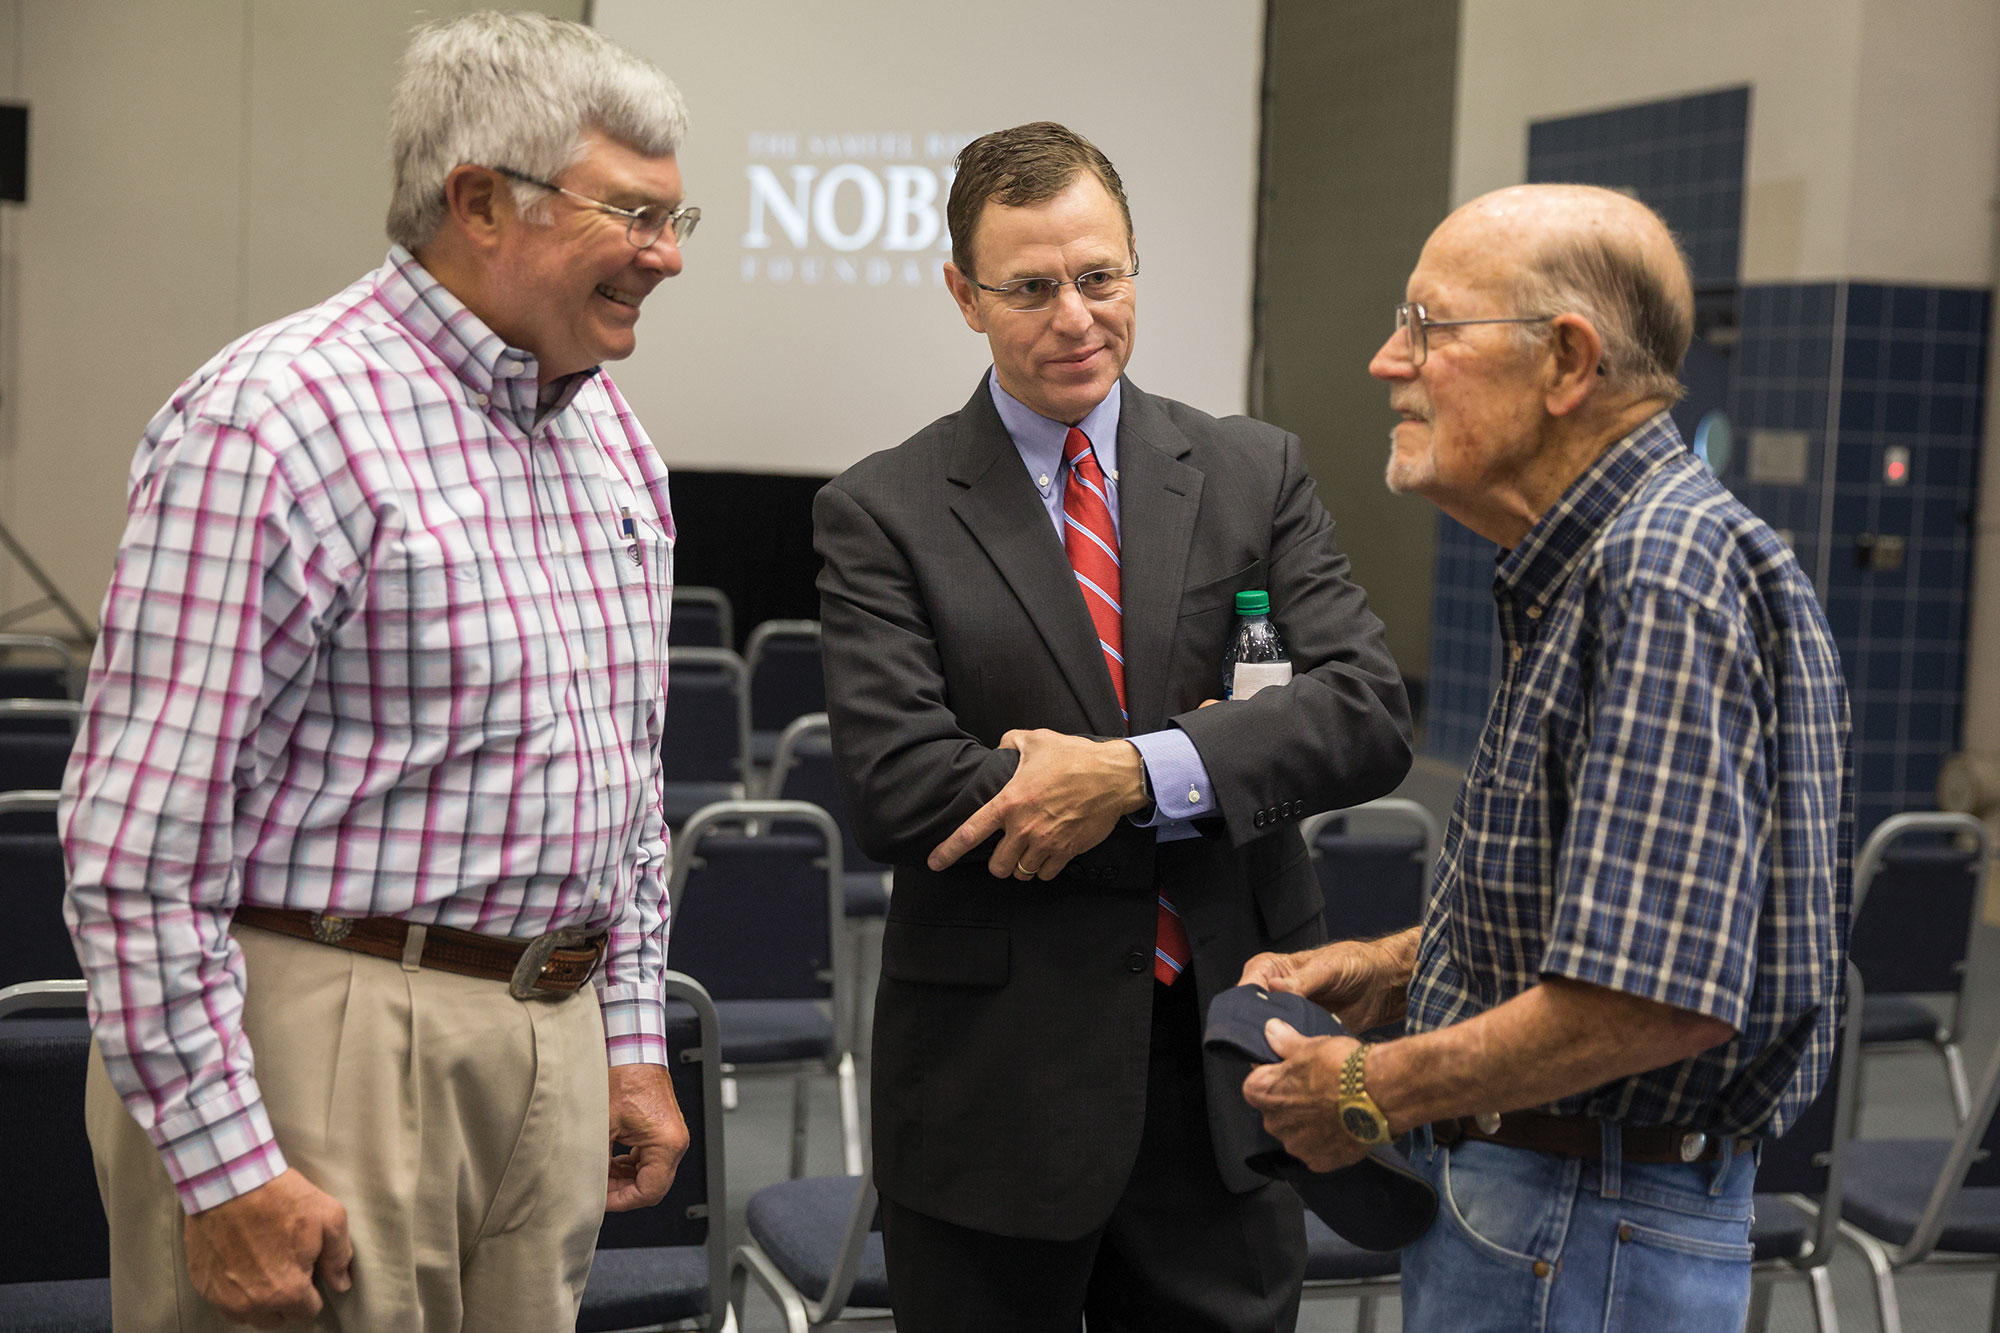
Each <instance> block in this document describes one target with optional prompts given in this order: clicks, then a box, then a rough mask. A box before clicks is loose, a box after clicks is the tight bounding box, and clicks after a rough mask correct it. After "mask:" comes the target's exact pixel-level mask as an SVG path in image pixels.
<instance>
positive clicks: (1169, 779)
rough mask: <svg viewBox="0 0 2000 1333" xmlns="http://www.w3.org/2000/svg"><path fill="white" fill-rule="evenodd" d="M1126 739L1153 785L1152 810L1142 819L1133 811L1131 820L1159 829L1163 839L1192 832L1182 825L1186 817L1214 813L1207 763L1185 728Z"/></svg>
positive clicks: (1140, 824)
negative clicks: (1183, 729)
mask: <svg viewBox="0 0 2000 1333" xmlns="http://www.w3.org/2000/svg"><path fill="white" fill-rule="evenodd" d="M1126 739H1127V740H1129V741H1131V742H1132V748H1133V749H1135V750H1137V751H1138V752H1139V762H1140V763H1142V764H1144V765H1145V766H1146V781H1147V782H1148V783H1150V784H1151V786H1152V788H1153V810H1152V814H1151V815H1149V816H1147V817H1146V818H1143V819H1142V818H1140V816H1139V815H1133V816H1131V820H1132V822H1133V823H1135V824H1137V825H1139V826H1140V827H1141V828H1157V829H1159V830H1160V836H1161V837H1162V838H1163V839H1164V838H1171V837H1176V836H1179V837H1186V836H1188V835H1189V834H1191V833H1193V832H1194V830H1193V829H1189V828H1187V827H1186V824H1187V821H1188V820H1190V819H1200V818H1201V817H1202V816H1204V815H1210V814H1214V813H1215V808H1216V805H1215V792H1214V790H1213V789H1211V787H1210V786H1209V781H1208V766H1207V765H1206V764H1204V763H1202V762H1201V752H1200V751H1199V750H1197V749H1195V748H1194V741H1193V740H1191V739H1190V738H1189V737H1188V734H1187V733H1186V732H1185V731H1182V730H1181V729H1180V728H1179V727H1168V728H1166V729H1165V730H1162V731H1153V732H1148V733H1147V734H1146V735H1144V736H1128V737H1126ZM1176 825H1179V826H1180V827H1179V828H1175V826H1176Z"/></svg>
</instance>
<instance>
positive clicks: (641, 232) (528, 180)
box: [493, 167, 701, 250]
mask: <svg viewBox="0 0 2000 1333" xmlns="http://www.w3.org/2000/svg"><path fill="white" fill-rule="evenodd" d="M493 170H494V171H497V172H499V173H500V174H501V175H502V176H505V177H506V178H507V179H508V180H510V181H519V182H521V184H523V185H538V186H540V187H541V188H542V189H544V190H554V191H555V192H556V193H557V194H561V195H568V196H569V197H570V198H571V199H574V200H576V201H577V202H578V203H579V204H586V205H588V206H589V207H591V208H595V209H597V210H598V211H599V212H603V213H609V214H611V216H613V217H618V218H624V219H625V239H626V240H628V241H630V242H631V243H632V245H633V247H634V248H635V249H639V250H644V249H645V248H646V247H647V246H649V245H651V244H653V242H655V241H657V240H659V239H660V237H661V236H663V235H665V234H666V232H667V231H668V229H669V228H671V229H672V230H673V233H674V244H675V245H680V244H682V243H684V242H685V241H686V240H687V238H688V237H690V236H692V235H694V225H695V223H697V222H700V221H701V210H700V209H699V208H694V207H692V206H683V207H680V208H668V207H667V206H666V205H665V204H647V205H646V206H645V207H644V208H620V207H618V205H616V204H607V203H605V202H604V201H603V200H602V199H592V198H591V197H590V196H589V195H587V194H578V193H577V192H576V191H575V190H565V189H564V188H563V187H562V186H560V185H558V184H556V183H555V182H554V181H545V180H542V179H541V178H540V177H538V176H530V175H528V174H527V173H526V172H522V171H516V170H514V169H513V168H512V167H494V168H493Z"/></svg>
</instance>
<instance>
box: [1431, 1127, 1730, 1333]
mask: <svg viewBox="0 0 2000 1333" xmlns="http://www.w3.org/2000/svg"><path fill="white" fill-rule="evenodd" d="M1606 1147H1607V1149H1608V1151H1607V1152H1606V1155H1605V1156H1604V1158H1603V1160H1602V1161H1601V1162H1596V1161H1587V1160H1585V1159H1583V1158H1580V1157H1558V1156H1555V1155H1553V1154H1550V1153H1539V1152H1530V1151H1528V1150H1526V1149H1522V1148H1505V1147H1501V1146H1500V1145H1498V1144H1492V1143H1482V1142H1478V1141H1476V1140H1470V1139H1468V1140H1463V1141H1461V1142H1459V1143H1458V1144H1456V1145H1454V1146H1452V1147H1450V1148H1446V1147H1444V1146H1442V1145H1440V1144H1437V1143H1435V1142H1433V1141H1432V1139H1431V1137H1430V1134H1429V1131H1428V1130H1427V1129H1426V1130H1422V1131H1419V1132H1418V1134H1417V1138H1416V1143H1415V1145H1414V1148H1415V1151H1414V1154H1413V1156H1414V1160H1415V1163H1416V1166H1417V1168H1418V1170H1420V1171H1422V1172H1423V1173H1424V1175H1425V1176H1426V1178H1428V1179H1429V1181H1430V1182H1431V1184H1432V1185H1433V1186H1435V1187H1436V1189H1437V1192H1438V1215H1437V1222H1436V1223H1435V1225H1433V1226H1432V1227H1431V1229H1430V1230H1429V1231H1428V1232H1426V1233H1425V1234H1424V1236H1423V1237H1422V1238H1421V1239H1420V1240H1418V1241H1417V1242H1416V1243H1415V1244H1414V1245H1412V1246H1410V1248H1409V1249H1407V1250H1405V1251H1404V1252H1403V1329H1404V1333H1479V1331H1480V1330H1491V1333H1522V1331H1523V1330H1537V1331H1538V1333H1585V1331H1586V1330H1588V1333H1600V1331H1608V1330H1623V1329H1644V1330H1647V1331H1648V1333H1652V1330H1662V1331H1663V1333H1664V1331H1665V1330H1675V1329H1688V1330H1692V1331H1694V1333H1733V1330H1736V1329H1740V1328H1742V1327H1743V1321H1744V1316H1745V1314H1746V1313H1747V1312H1748V1310H1749V1306H1750V1193H1751V1186H1752V1184H1753V1183H1754V1181H1755V1177H1756V1173H1757V1162H1756V1157H1755V1155H1754V1154H1750V1153H1739V1154H1738V1155H1736V1156H1735V1157H1734V1158H1732V1159H1731V1160H1730V1161H1727V1162H1702V1163H1698V1164H1695V1165H1691V1166H1690V1165H1682V1164H1680V1163H1673V1164H1670V1165H1669V1164H1655V1163H1628V1162H1621V1161H1620V1160H1619V1156H1618V1151H1617V1149H1618V1144H1617V1140H1616V1138H1615V1137H1611V1136H1607V1143H1606Z"/></svg>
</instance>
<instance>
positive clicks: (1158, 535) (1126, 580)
mask: <svg viewBox="0 0 2000 1333" xmlns="http://www.w3.org/2000/svg"><path fill="white" fill-rule="evenodd" d="M1193 447H1194V446H1193V445H1192V444H1191V443H1190V442H1189V440H1188V438H1187V436H1185V435H1183V434H1182V433H1181V432H1180V430H1179V428H1178V427H1176V426H1175V425H1174V423H1173V422H1172V421H1171V420H1170V419H1169V418H1168V416H1167V414H1166V412H1165V411H1164V410H1162V409H1161V407H1160V405H1159V403H1158V402H1157V401H1155V400H1154V399H1153V397H1152V396H1151V395H1150V394H1146V393H1143V392H1141V391H1140V390H1139V388H1138V386H1136V385H1135V384H1133V383H1132V382H1131V381H1130V380H1126V381H1125V387H1124V397H1123V400H1122V402H1121V403H1120V405H1119V413H1118V522H1119V537H1118V548H1119V561H1118V563H1119V577H1120V581H1121V583H1122V585H1123V593H1124V597H1123V602H1124V608H1125V702H1126V706H1127V709H1128V710H1129V711H1130V713H1131V715H1132V731H1133V733H1134V734H1140V733H1143V732H1148V731H1156V730H1158V729H1159V728H1160V727H1162V726H1164V725H1165V723H1166V707H1167V686H1168V680H1167V675H1168V667H1169V665H1170V663H1171V661H1172V653H1173V643H1174V631H1175V629H1176V628H1177V626H1178V623H1179V619H1180V606H1181V589H1182V588H1183V587H1184V586H1185V583H1186V573H1187V558H1188V547H1189V545H1190V543H1191V542H1192V541H1193V538H1194V524H1195V515H1196V514H1197V513H1198V512H1199V511H1200V509H1201V488H1202V474H1201V473H1200V472H1199V471H1197V470H1196V469H1194V468H1192V467H1189V466H1188V465H1187V464H1186V463H1184V462H1181V461H1180V460H1182V459H1184V458H1186V457H1187V455H1188V453H1189V451H1190V450H1191V449H1192V448H1193ZM1215 669H1216V672H1217V673H1218V683H1219V676H1220V673H1221V671H1222V664H1221V663H1220V662H1217V663H1216V664H1215Z"/></svg>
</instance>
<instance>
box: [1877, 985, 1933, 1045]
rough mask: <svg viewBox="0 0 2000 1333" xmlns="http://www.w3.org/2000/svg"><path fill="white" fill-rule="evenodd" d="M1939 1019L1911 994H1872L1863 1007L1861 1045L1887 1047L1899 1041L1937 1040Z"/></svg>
mask: <svg viewBox="0 0 2000 1333" xmlns="http://www.w3.org/2000/svg"><path fill="white" fill-rule="evenodd" d="M1937 1030H1938V1016H1937V1014H1936V1013H1935V1012H1934V1011H1933V1010H1931V1009H1930V1008H1929V1007H1928V1006H1927V1005H1925V1004H1924V1003H1923V1001H1921V1000H1913V999H1911V998H1910V997H1909V996H1907V995H1870V996H1869V997H1868V999H1867V1002H1866V1003H1865V1004H1863V1005H1862V1006H1861V1044H1862V1045H1863V1046H1883V1045H1887V1044H1888V1043H1890V1042H1897V1041H1935V1040H1936V1039H1937Z"/></svg>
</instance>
